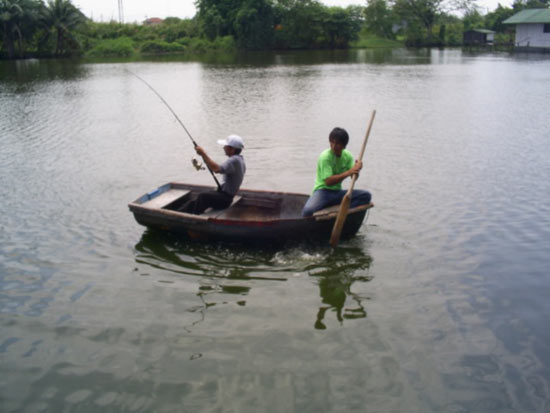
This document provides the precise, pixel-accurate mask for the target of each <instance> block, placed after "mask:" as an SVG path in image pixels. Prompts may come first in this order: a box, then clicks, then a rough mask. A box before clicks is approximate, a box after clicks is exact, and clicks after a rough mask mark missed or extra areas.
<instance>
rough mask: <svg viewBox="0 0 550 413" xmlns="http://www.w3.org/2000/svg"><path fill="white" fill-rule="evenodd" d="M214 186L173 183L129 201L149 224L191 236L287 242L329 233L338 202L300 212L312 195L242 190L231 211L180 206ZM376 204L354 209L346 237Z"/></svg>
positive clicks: (139, 218)
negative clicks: (191, 210) (183, 209)
mask: <svg viewBox="0 0 550 413" xmlns="http://www.w3.org/2000/svg"><path fill="white" fill-rule="evenodd" d="M206 190H211V188H210V187H204V186H199V185H190V184H184V183H174V182H172V183H168V184H166V185H163V186H162V187H159V188H157V189H156V190H154V191H152V192H150V193H148V194H145V195H143V196H141V197H140V198H138V199H137V200H136V201H134V202H131V203H130V204H129V208H130V210H131V211H132V213H133V214H134V217H135V219H136V221H137V222H138V223H139V224H141V225H144V226H146V227H149V228H154V229H157V230H162V231H169V232H172V233H177V234H183V235H185V236H187V237H189V238H192V239H201V240H223V241H238V242H262V243H263V242H286V241H290V240H304V239H309V240H313V241H326V240H328V239H329V238H330V234H331V232H332V228H333V226H334V222H335V220H336V215H337V210H338V209H337V207H332V208H330V209H327V210H326V211H320V213H316V214H315V216H313V217H307V218H303V217H301V216H300V212H301V209H302V207H303V205H304V204H305V202H306V200H307V198H308V195H304V194H292V193H284V192H268V191H258V190H247V189H242V190H241V191H239V193H238V197H236V198H237V200H236V201H234V203H233V204H232V205H231V206H230V207H229V208H228V209H226V210H221V211H207V212H206V213H205V214H201V215H194V214H188V213H185V212H181V211H179V210H178V208H180V207H181V205H182V203H183V202H184V201H185V200H186V199H188V198H187V197H189V196H190V195H189V194H190V193H198V192H201V191H206ZM371 207H372V204H367V205H362V206H359V207H356V208H352V209H350V211H349V213H348V216H347V219H346V223H345V225H344V228H343V230H342V235H341V238H342V239H346V238H350V237H352V236H354V235H355V234H356V233H357V231H358V230H359V228H360V227H361V224H362V223H363V220H364V218H365V215H366V212H367V211H368V209H369V208H371Z"/></svg>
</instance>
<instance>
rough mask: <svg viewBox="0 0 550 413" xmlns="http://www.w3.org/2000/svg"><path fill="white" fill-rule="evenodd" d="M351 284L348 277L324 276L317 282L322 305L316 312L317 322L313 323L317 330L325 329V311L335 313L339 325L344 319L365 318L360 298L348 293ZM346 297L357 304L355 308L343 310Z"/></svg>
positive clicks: (351, 279) (365, 313)
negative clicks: (349, 297)
mask: <svg viewBox="0 0 550 413" xmlns="http://www.w3.org/2000/svg"><path fill="white" fill-rule="evenodd" d="M352 283H353V278H351V277H348V276H326V277H323V278H321V279H320V280H319V293H320V295H321V298H322V302H323V304H324V305H323V306H321V307H320V308H319V311H318V312H317V320H316V321H315V328H316V329H317V330H325V329H326V328H327V327H326V325H325V323H324V319H325V313H326V312H327V310H332V311H334V312H336V319H337V320H338V321H339V322H340V323H343V322H344V319H354V318H365V317H366V316H367V312H366V311H365V308H364V307H363V305H362V304H361V300H360V298H359V297H357V296H355V294H353V293H351V291H350V290H351V284H352ZM348 295H349V296H351V297H352V298H353V299H354V300H355V301H356V302H357V305H358V307H357V308H345V305H346V300H347V297H348Z"/></svg>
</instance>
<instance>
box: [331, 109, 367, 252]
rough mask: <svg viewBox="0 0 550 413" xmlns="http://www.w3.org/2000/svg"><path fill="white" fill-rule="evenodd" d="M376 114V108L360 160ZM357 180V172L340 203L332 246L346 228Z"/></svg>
mask: <svg viewBox="0 0 550 413" xmlns="http://www.w3.org/2000/svg"><path fill="white" fill-rule="evenodd" d="M374 115H376V110H373V111H372V115H371V118H370V122H369V127H368V128H367V134H366V135H365V140H364V141H363V146H362V148H361V153H360V154H359V158H357V159H358V160H359V161H362V160H363V154H364V153H365V147H366V146H367V141H368V140H369V134H370V130H371V128H372V123H373V122H374ZM356 180H357V174H355V175H353V177H352V178H351V184H350V186H349V189H348V192H346V195H344V198H342V202H341V203H340V209H339V210H338V216H337V217H336V222H335V223H334V227H333V228H332V234H331V235H330V246H331V247H333V248H334V247H336V246H337V245H338V241H340V234H341V233H342V228H344V223H345V222H346V218H347V216H348V210H349V205H350V203H351V194H352V192H353V185H355V181H356Z"/></svg>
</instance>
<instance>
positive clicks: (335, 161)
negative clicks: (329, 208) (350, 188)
mask: <svg viewBox="0 0 550 413" xmlns="http://www.w3.org/2000/svg"><path fill="white" fill-rule="evenodd" d="M353 164H354V160H353V155H352V154H351V152H350V151H348V150H347V149H344V150H343V151H342V156H340V157H338V156H336V155H334V152H332V151H331V150H330V149H326V150H324V151H323V152H321V155H319V159H318V160H317V177H316V178H315V186H314V188H313V192H315V191H317V190H318V189H331V190H334V191H337V190H340V189H342V183H341V182H340V183H338V184H336V185H332V186H327V185H326V184H325V179H327V178H328V177H330V176H332V175H338V174H341V173H342V172H346V171H348V170H350V169H351V167H352V166H353Z"/></svg>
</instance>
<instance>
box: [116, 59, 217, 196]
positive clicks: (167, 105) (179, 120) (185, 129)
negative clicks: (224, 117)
mask: <svg viewBox="0 0 550 413" xmlns="http://www.w3.org/2000/svg"><path fill="white" fill-rule="evenodd" d="M126 70H127V71H128V72H130V73H131V74H133V75H134V76H135V77H137V78H138V79H139V80H141V81H142V82H143V83H145V84H146V85H147V87H149V89H151V90H152V91H153V92H154V93H155V95H157V96H158V97H159V99H160V100H161V101H162V103H164V104H165V105H166V107H167V108H168V109H170V112H172V115H174V117H175V118H176V120H177V121H178V122H179V124H180V125H181V127H182V128H183V130H184V131H185V133H187V136H189V139H191V142H193V146H194V147H195V148H196V147H197V146H198V145H197V142H195V140H194V139H193V137H192V136H191V134H190V133H189V131H188V130H187V128H186V127H185V125H184V124H183V122H182V121H181V119H180V118H179V116H178V115H177V114H176V112H174V109H172V108H171V107H170V105H169V104H168V102H166V100H164V98H163V97H162V96H161V95H160V93H159V92H157V91H156V90H155V88H154V87H153V86H151V85H150V84H149V83H147V81H146V80H145V79H143V78H142V77H140V76H138V75H137V74H135V73H134V72H132V71H131V70H128V69H126ZM206 167H207V168H208V171H210V174H211V175H212V178H214V181H216V185H218V189H220V190H221V185H220V182H219V181H218V178H216V175H214V172H213V171H212V169H210V167H209V166H208V164H206Z"/></svg>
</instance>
